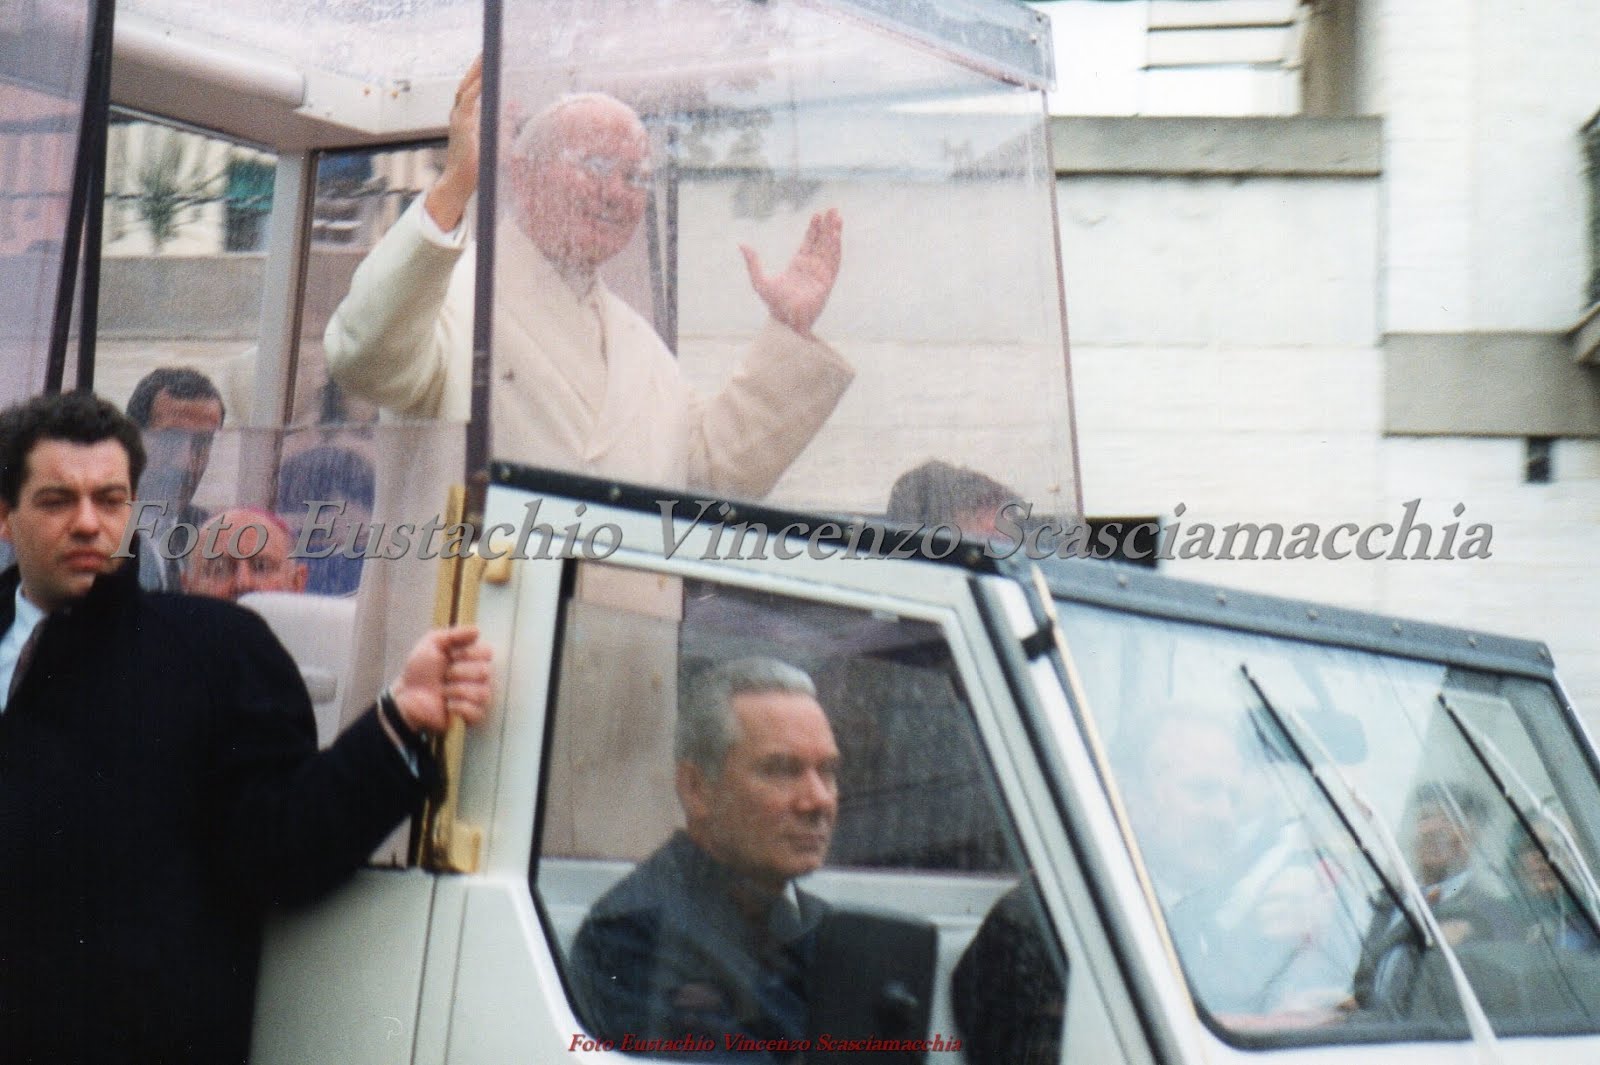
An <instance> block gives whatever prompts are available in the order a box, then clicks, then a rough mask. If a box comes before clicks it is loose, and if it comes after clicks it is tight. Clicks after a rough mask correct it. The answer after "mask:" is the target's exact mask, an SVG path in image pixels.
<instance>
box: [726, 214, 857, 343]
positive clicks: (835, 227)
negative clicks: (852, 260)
mask: <svg viewBox="0 0 1600 1065" xmlns="http://www.w3.org/2000/svg"><path fill="white" fill-rule="evenodd" d="M843 233H844V220H843V219H841V218H840V217H839V211H838V209H837V208H834V207H830V208H828V209H827V210H826V211H820V212H818V213H817V214H814V215H812V216H811V225H810V226H809V227H807V229H806V235H805V239H804V240H802V241H801V242H800V247H799V249H798V250H797V251H796V252H795V253H794V257H793V258H792V259H790V260H789V267H788V269H786V270H784V271H783V273H781V274H774V275H772V276H770V277H769V276H768V275H767V274H766V273H765V272H764V271H763V270H762V269H761V260H760V258H758V257H757V255H756V253H755V250H754V249H752V248H751V247H750V246H749V245H748V244H741V245H739V250H740V251H741V252H743V253H744V264H745V267H746V268H747V269H748V270H749V271H750V286H751V287H752V288H754V289H755V290H756V295H757V296H760V297H761V302H763V303H765V304H766V305H767V310H769V311H771V312H772V317H774V318H776V319H777V320H778V321H780V322H782V323H783V324H784V325H786V326H788V327H789V328H790V329H793V330H794V331H795V332H796V333H799V334H800V335H801V336H804V337H809V336H811V327H812V326H813V325H815V324H816V321H817V319H818V318H820V317H822V310H823V308H824V307H826V306H827V305H828V296H829V294H830V293H832V292H833V283H834V281H836V280H837V279H838V277H839V260H840V256H841V254H842V250H841V249H842V242H841V237H842V235H843Z"/></svg>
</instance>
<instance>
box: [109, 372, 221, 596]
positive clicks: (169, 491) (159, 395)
mask: <svg viewBox="0 0 1600 1065" xmlns="http://www.w3.org/2000/svg"><path fill="white" fill-rule="evenodd" d="M127 413H128V417H129V418H131V419H132V420H133V424H135V425H137V426H138V427H139V429H140V430H141V431H142V432H143V434H144V446H145V454H146V456H147V462H146V465H145V471H144V476H142V477H140V478H139V484H138V489H139V496H138V497H139V499H141V500H149V501H151V502H156V501H159V502H161V503H165V504H166V508H165V510H163V511H162V512H161V514H160V515H159V516H158V517H156V518H155V520H154V521H153V522H149V523H148V525H149V528H150V529H151V533H152V535H151V537H150V539H149V540H147V541H145V542H144V543H145V549H144V555H143V557H142V558H141V560H140V563H139V580H140V583H141V584H143V586H144V587H145V588H146V589H148V590H150V591H153V592H159V591H167V592H175V591H177V590H178V589H179V588H180V587H181V585H182V578H183V564H182V562H181V561H180V560H179V559H176V558H171V559H169V558H164V557H162V556H161V555H159V554H157V553H156V552H155V550H154V549H153V546H152V544H153V542H160V541H163V540H164V539H165V537H166V536H167V534H168V533H170V532H171V530H172V529H173V527H174V526H176V525H178V524H179V523H183V524H186V525H190V526H194V527H196V528H198V527H199V525H200V523H201V522H203V521H205V520H206V512H205V511H203V510H201V509H200V508H199V507H197V506H195V505H194V494H195V491H196V490H197V489H198V488H199V487H200V481H201V480H202V479H203V478H204V477H205V475H206V467H207V466H209V465H210V463H211V440H212V438H213V437H214V436H216V434H217V430H219V429H221V428H222V420H223V418H224V417H225V416H226V414H227V410H226V408H225V407H224V406H223V403H222V393H220V392H218V391H217V386H216V385H214V384H212V383H211V379H210V378H209V377H207V376H206V375H205V374H203V373H200V372H199V371H198V370H189V369H184V368H182V367H174V366H165V367H162V368H161V369H159V370H152V371H151V372H150V373H148V374H146V375H145V376H144V377H143V378H141V379H140V381H139V383H138V384H137V385H135V386H134V387H133V394H132V395H131V396H129V397H128V407H127ZM173 546H174V549H177V548H181V547H183V546H185V545H184V544H182V543H175V544H174V545H173Z"/></svg>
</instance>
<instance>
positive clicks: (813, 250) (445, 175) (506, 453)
mask: <svg viewBox="0 0 1600 1065" xmlns="http://www.w3.org/2000/svg"><path fill="white" fill-rule="evenodd" d="M482 86H483V77H482V61H481V60H478V61H475V62H474V63H473V64H472V67H471V68H470V69H469V70H468V72H467V74H466V76H465V77H464V78H463V79H462V81H461V84H460V87H459V88H458V90H457V92H456V100H455V105H454V107H453V109H452V110H451V113H450V132H449V146H448V149H447V152H446V158H445V165H444V170H443V172H442V173H441V175H440V177H439V179H438V180H437V181H436V182H435V183H434V184H433V186H432V187H431V188H430V189H429V190H428V192H427V193H426V195H424V196H422V197H419V198H418V202H417V203H416V204H414V205H413V207H412V208H411V209H410V210H408V211H407V212H406V213H405V214H404V215H403V216H402V217H401V219H400V221H398V222H397V223H396V224H395V225H394V226H393V227H392V228H391V229H390V230H389V232H388V233H387V234H385V236H384V237H383V239H382V240H381V241H379V243H378V244H377V245H376V246H375V247H374V248H373V250H372V252H371V253H370V254H369V255H368V256H367V258H366V260H365V261H364V262H363V263H362V265H361V266H360V268H359V269H358V270H357V271H356V274H355V276H354V278H353V279H352V281H351V286H350V292H349V294H348V295H347V296H346V297H345V299H344V301H343V302H342V303H341V304H340V305H339V307H338V309H337V310H336V311H335V312H334V315H333V317H332V318H331V319H330V320H329V322H328V327H327V330H326V333H325V336H324V341H325V344H326V349H327V354H328V367H329V372H330V374H331V375H332V377H333V378H334V380H335V381H337V382H338V383H339V384H340V385H341V386H343V387H344V388H345V389H347V390H348V391H349V392H350V393H351V394H353V395H357V396H361V397H363V398H365V399H369V400H371V401H373V402H376V403H378V404H379V405H380V406H382V407H384V408H386V409H388V410H389V411H391V412H395V413H398V414H400V415H402V416H405V417H412V418H445V419H448V420H453V421H465V420H466V419H467V418H468V416H469V414H470V398H471V397H470V376H471V347H472V344H471V340H472V337H471V329H472V307H473V284H474V274H475V267H474V263H473V261H472V257H471V256H463V255H462V249H463V247H464V246H465V229H466V225H465V219H466V217H467V207H468V202H469V201H470V200H471V198H472V196H473V195H474V193H475V192H476V189H477V180H478V137H479V110H480V104H481V94H482ZM506 155H507V159H508V162H507V166H506V173H507V178H508V180H507V185H506V193H505V202H504V209H503V211H502V217H504V218H508V219H509V221H508V222H506V223H505V224H502V225H500V227H499V229H498V231H497V237H496V241H497V243H496V249H495V257H496V262H495V274H496V282H495V285H496V291H495V298H494V316H495V321H494V336H495V341H494V357H495V365H494V370H493V375H494V376H493V402H492V416H491V423H492V427H493V441H492V451H493V453H494V455H495V456H497V457H500V458H506V459H510V460H513V461H523V462H538V463H539V464H541V465H548V466H555V467H560V468H565V469H571V470H578V471H581V472H586V473H595V474H599V475H602V476H609V477H620V478H625V479H628V480H633V481H639V482H644V483H650V484H658V485H664V486H669V487H678V486H684V485H687V486H690V487H695V488H706V489H710V490H713V491H716V492H719V493H721V494H725V495H740V496H746V497H752V496H761V495H765V494H766V493H767V491H769V490H770V489H771V487H772V485H773V484H774V483H775V482H776V481H777V479H778V477H779V476H780V475H781V474H782V473H783V471H784V470H785V469H786V468H787V467H788V466H789V464H790V463H791V462H793V461H794V459H795V458H796V457H797V456H798V455H799V453H800V451H801V450H802V449H804V447H805V446H806V444H807V443H809V442H810V440H811V438H812V436H814V435H815V434H816V432H817V431H818V429H820V428H821V426H822V424H823V422H824V421H825V420H826V419H827V417H828V416H829V414H831V413H832V411H833V408H834V406H835V405H836V404H837V403H838V401H839V398H840V397H841V396H842V395H843V393H844V390H845V388H846V387H847V386H848V385H849V383H850V380H851V378H852V376H853V374H854V372H853V370H852V369H851V368H850V366H849V365H848V364H847V363H846V362H845V361H844V360H843V359H842V358H841V357H840V356H839V355H838V353H836V352H835V351H833V349H831V348H830V347H829V346H828V345H827V344H825V343H823V342H822V341H820V340H818V339H817V338H816V336H815V335H814V334H813V332H812V327H813V326H814V325H815V324H816V322H817V319H818V318H819V317H820V316H821V314H822V312H823V309H824V307H825V306H826V305H827V301H828V297H829V294H830V293H831V292H832V290H833V284H834V281H835V280H836V278H837V277H838V273H839V263H840V254H841V251H840V249H841V232H842V223H841V221H840V217H839V214H838V212H837V211H836V210H832V209H830V210H826V211H821V212H818V213H817V214H814V215H813V216H812V218H811V222H810V225H809V227H808V229H807V231H806V234H805V237H804V238H803V240H802V241H801V244H800V248H799V250H798V251H797V252H796V253H795V255H794V257H793V259H791V261H790V263H789V265H788V267H787V269H785V270H783V271H782V272H781V273H777V274H772V275H769V274H767V273H766V272H765V270H764V269H763V268H762V266H761V262H760V260H759V259H758V257H757V256H756V253H755V252H754V251H752V250H751V249H750V248H749V247H741V250H742V251H743V254H744V258H745V265H746V268H747V270H748V273H749V276H750V283H751V285H752V287H753V288H754V289H755V293H756V295H757V296H758V297H759V298H760V299H761V301H762V302H763V303H764V304H765V305H766V307H767V310H768V312H769V316H770V320H769V321H768V323H767V324H766V326H765V327H764V328H763V329H762V330H761V332H760V333H759V334H758V335H757V337H756V339H755V343H754V346H753V348H752V350H751V352H750V354H749V356H748V358H747V359H746V361H745V363H744V365H743V367H742V368H741V369H740V371H739V372H738V373H737V374H735V376H734V378H733V379H732V380H731V381H730V382H729V384H728V385H727V386H726V387H725V388H724V389H723V391H722V392H721V393H719V394H718V395H716V396H714V397H711V398H709V399H702V398H701V397H700V396H698V395H696V394H695V392H694V391H693V390H692V389H691V388H690V387H689V385H688V384H687V383H686V382H685V381H684V380H683V378H682V376H681V374H680V372H679V368H678V362H677V359H676V358H675V357H674V355H673V354H672V352H670V351H669V350H668V349H667V347H666V345H665V344H664V343H663V342H662V341H661V338H660V337H658V336H657V335H656V333H655V331H654V329H653V328H652V327H651V326H650V324H649V323H647V322H646V321H645V320H644V318H642V317H641V316H640V315H639V314H638V313H637V312H636V311H634V310H633V309H632V308H631V307H629V306H628V305H627V304H626V303H625V302H624V301H623V300H622V299H620V298H619V297H617V296H616V295H614V294H613V293H612V292H611V291H610V290H609V289H608V288H607V287H606V285H605V283H604V282H603V281H602V280H600V278H599V276H598V272H599V270H600V268H601V267H602V266H603V265H604V264H605V263H606V262H608V261H609V260H611V259H612V258H614V257H615V256H616V255H618V254H619V253H620V252H621V251H622V250H623V249H624V248H625V247H627V245H628V244H629V242H630V241H631V240H632V239H633V236H634V232H635V231H636V230H637V229H638V227H639V224H640V221H641V220H642V219H643V217H644V212H645V205H646V203H647V201H648V199H649V187H650V183H651V167H650V158H649V155H650V142H649V137H648V135H647V134H646V132H645V128H644V125H643V124H642V123H641V122H640V120H639V116H638V115H637V114H636V113H635V112H634V111H633V110H632V109H631V108H630V107H628V105H626V104H624V103H623V102H621V101H620V100H617V99H615V98H613V97H610V96H606V95H604V94H601V93H593V92H589V93H579V94H574V95H570V96H563V97H561V98H559V99H557V100H556V101H554V102H553V103H551V104H549V105H548V106H546V107H545V108H544V109H543V110H542V111H540V112H539V113H538V114H536V115H534V116H533V117H532V118H531V119H529V120H528V121H527V122H526V123H525V124H523V126H522V127H521V129H520V130H519V131H518V132H517V133H516V134H515V135H514V136H512V137H509V138H508V142H507V150H506Z"/></svg>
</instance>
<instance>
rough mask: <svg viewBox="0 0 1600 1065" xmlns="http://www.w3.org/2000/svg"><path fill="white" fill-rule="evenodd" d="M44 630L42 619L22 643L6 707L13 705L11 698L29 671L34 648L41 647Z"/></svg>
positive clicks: (7, 691)
mask: <svg viewBox="0 0 1600 1065" xmlns="http://www.w3.org/2000/svg"><path fill="white" fill-rule="evenodd" d="M43 628H44V621H43V619H41V620H40V621H39V623H38V624H37V625H35V626H34V627H33V631H32V632H30V633H28V638H27V639H26V640H24V641H22V650H21V651H20V652H18V654H17V668H15V669H13V670H12V671H11V686H10V687H8V688H7V689H6V705H7V706H9V705H11V697H12V696H14V695H16V694H17V685H18V684H20V683H22V675H23V674H24V673H26V672H27V671H28V665H29V663H31V662H32V661H33V651H34V648H36V647H38V646H39V632H40V630H41V629H43Z"/></svg>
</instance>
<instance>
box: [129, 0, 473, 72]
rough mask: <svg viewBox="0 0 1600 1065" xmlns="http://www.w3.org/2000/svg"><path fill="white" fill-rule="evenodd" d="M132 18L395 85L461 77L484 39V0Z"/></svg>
mask: <svg viewBox="0 0 1600 1065" xmlns="http://www.w3.org/2000/svg"><path fill="white" fill-rule="evenodd" d="M125 15H132V16H134V19H133V20H132V21H135V22H138V21H150V22H154V23H159V24H161V25H163V26H166V27H173V28H177V29H179V30H181V31H183V36H185V37H198V38H200V39H209V40H213V41H222V42H227V43H228V44H230V45H232V46H234V47H235V48H239V49H241V50H248V51H251V52H261V53H265V54H267V55H271V56H276V57H278V58H281V59H287V60H289V61H291V62H293V63H295V64H296V65H298V66H300V67H302V68H311V69H316V70H324V71H328V72H330V73H334V74H340V75H345V76H348V77H354V78H359V79H362V80H365V81H374V82H380V83H391V84H394V85H403V84H405V83H406V82H408V81H413V80H418V79H422V78H427V77H430V76H434V75H453V74H455V73H458V72H459V71H460V70H461V69H462V68H463V67H465V66H466V64H467V63H468V62H470V61H471V60H472V57H473V55H474V54H476V52H477V50H478V48H479V46H480V42H481V41H482V34H483V4H482V0H339V2H338V3H312V4H308V3H305V2H303V0H262V2H260V3H253V4H248V5H226V6H219V5H217V4H208V3H205V2H204V0H120V2H119V3H118V5H117V16H118V18H119V19H121V18H124V17H125Z"/></svg>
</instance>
